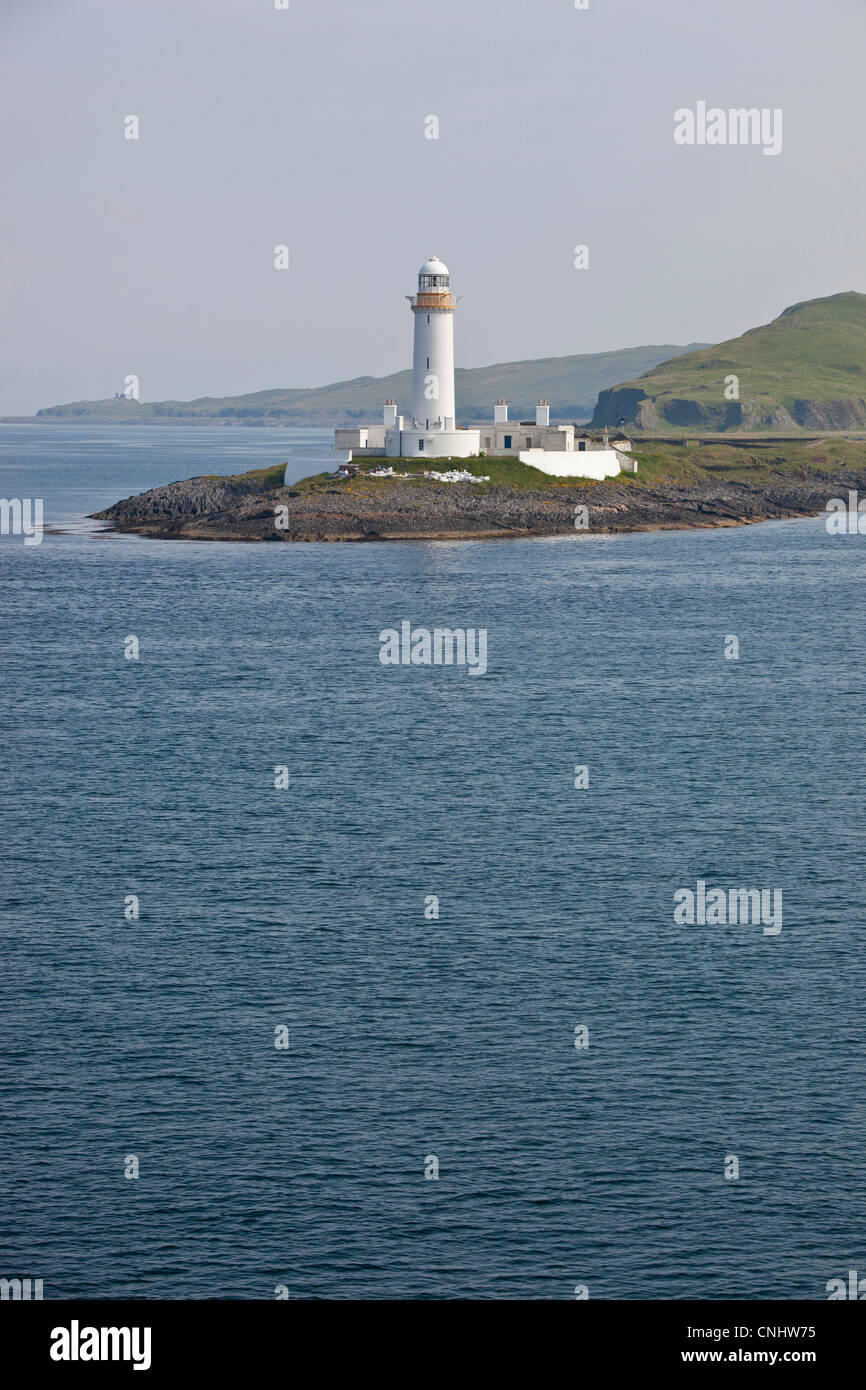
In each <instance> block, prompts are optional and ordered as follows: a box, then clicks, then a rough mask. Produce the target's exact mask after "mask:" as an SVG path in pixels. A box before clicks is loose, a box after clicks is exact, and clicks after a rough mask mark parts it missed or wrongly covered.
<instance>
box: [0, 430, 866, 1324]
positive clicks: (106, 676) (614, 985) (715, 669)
mask: <svg viewBox="0 0 866 1390" xmlns="http://www.w3.org/2000/svg"><path fill="white" fill-rule="evenodd" d="M326 439H327V433H326V432H325V431H307V432H305V431H300V430H299V431H289V430H244V429H240V428H227V429H213V430H211V429H207V430H203V429H196V428H186V429H181V428H173V427H172V428H155V427H145V428H135V429H133V428H129V429H127V430H123V429H120V428H92V427H91V428H88V427H87V426H80V427H67V426H34V427H27V426H18V427H16V426H0V495H2V496H5V497H16V496H23V497H26V496H33V497H35V496H39V497H43V498H44V500H45V516H46V523H49V524H51V525H52V526H54V527H57V528H59V530H58V531H57V532H54V533H52V534H46V536H45V538H44V540H43V543H42V544H41V545H39V546H25V545H24V544H23V540H22V538H21V537H12V536H8V537H3V538H2V539H0V583H2V609H0V646H2V667H0V670H2V696H0V700H2V730H3V732H2V745H0V747H2V754H0V759H2V778H0V811H2V877H0V932H2V962H3V969H2V1021H0V1041H2V1054H3V1057H2V1071H0V1126H2V1129H0V1133H2V1142H0V1276H3V1277H9V1278H11V1277H28V1276H29V1277H32V1278H42V1279H43V1280H44V1290H45V1297H46V1298H72V1297H92V1298H143V1299H150V1298H163V1299H176V1298H183V1299H200V1298H257V1299H271V1298H273V1297H274V1296H275V1290H277V1289H278V1288H279V1287H280V1286H284V1287H285V1289H287V1290H288V1293H289V1295H290V1296H291V1297H292V1298H301V1299H303V1298H327V1299H334V1298H361V1299H385V1298H400V1299H449V1298H473V1299H571V1298H574V1297H575V1290H581V1288H582V1287H585V1289H586V1290H587V1291H588V1294H589V1296H590V1297H591V1298H613V1299H650V1298H664V1299H685V1298H700V1299H722V1298H735V1299H769V1298H781V1299H791V1298H806V1299H823V1298H826V1297H827V1293H826V1285H827V1281H828V1280H830V1279H833V1278H836V1277H838V1276H842V1277H847V1272H848V1270H849V1269H851V1268H856V1269H858V1270H860V1272H861V1275H862V1274H866V1229H864V1217H866V1161H864V1146H866V1141H864V1135H866V1099H864V1073H866V1023H864V999H866V870H864V854H863V848H864V814H863V791H864V785H866V707H864V686H866V678H864V646H863V633H864V630H866V600H864V592H866V590H864V580H866V537H857V536H844V537H834V536H830V535H828V534H827V532H826V529H825V527H824V524H823V522H822V521H821V520H820V519H816V520H806V521H794V522H780V523H773V524H766V525H757V526H750V527H744V528H740V529H731V530H728V529H724V530H706V531H694V532H686V531H674V532H653V533H647V534H639V535H632V536H623V537H617V538H610V537H603V536H592V535H591V534H590V535H588V536H578V535H575V536H574V537H570V536H569V537H563V538H556V539H543V540H503V541H495V542H492V541H481V542H472V541H466V542H454V541H448V542H436V543H419V542H414V543H412V542H409V543H394V542H391V543H387V542H385V543H375V544H364V545H327V544H306V545H285V544H279V545H278V544H268V545H265V544H259V545H256V544H243V543H226V542H219V543H214V542H173V541H160V540H144V539H140V538H136V537H118V536H112V535H109V534H105V533H102V534H100V532H99V529H98V528H96V527H94V526H93V525H91V524H90V523H87V522H86V521H85V520H84V518H85V514H86V513H88V512H91V511H94V510H97V509H98V508H101V507H103V506H105V505H107V504H109V503H110V502H112V501H115V500H117V499H118V498H120V497H124V496H129V495H130V494H132V493H134V492H138V491H140V490H142V489H143V488H145V487H150V486H154V485H156V484H159V483H164V482H167V481H170V480H172V479H174V478H180V477H187V476H192V475H194V474H198V473H214V472H239V471H242V470H243V469H245V468H254V467H263V466H265V465H267V464H272V463H278V462H280V461H282V460H283V459H286V458H287V457H289V452H288V451H289V449H293V450H295V451H301V452H302V448H303V446H304V445H305V444H309V443H311V442H312V443H315V444H322V443H324V442H325V441H326ZM293 456H294V454H293ZM303 471H304V470H303V469H302V468H301V469H299V472H303ZM306 471H310V470H306ZM403 620H408V621H410V622H411V623H412V624H413V625H416V626H426V627H429V628H432V627H434V626H447V627H452V628H455V627H456V628H469V627H475V628H484V629H486V630H487V634H488V639H487V640H488V669H487V672H486V674H484V675H482V676H470V675H469V673H468V671H467V669H466V668H465V667H458V666H454V667H417V666H399V667H392V666H384V665H382V664H381V663H380V661H379V633H380V631H381V630H383V629H385V628H389V627H396V628H399V626H400V624H401V622H402V621H403ZM130 637H137V639H138V643H139V657H138V660H131V659H125V656H124V652H125V648H128V647H129V643H128V642H127V639H128V638H130ZM731 637H736V638H737V639H738V643H739V658H738V659H736V660H733V659H726V657H725V646H726V642H727V639H729V638H731ZM727 645H728V648H729V649H730V646H731V644H730V643H729V642H728V643H727ZM578 766H586V767H588V769H589V772H588V778H589V785H588V786H587V787H585V788H576V787H575V780H576V778H575V768H576V767H578ZM283 767H284V768H287V769H288V787H286V788H278V787H276V786H275V780H276V779H278V778H279V774H278V773H277V772H276V771H275V769H278V768H283ZM283 780H285V778H284V779H283ZM578 780H580V779H578ZM698 880H704V881H705V882H706V883H707V885H708V886H721V887H723V888H725V889H730V888H764V889H770V890H780V891H781V892H782V895H783V927H782V930H781V932H779V933H778V934H777V935H768V934H765V932H764V931H763V928H762V926H761V924H760V923H758V924H747V925H736V926H733V925H706V924H704V925H699V924H695V925H682V924H679V923H677V922H676V921H675V919H674V907H675V902H674V895H675V893H676V892H677V891H678V890H680V889H683V888H691V889H693V890H695V889H696V884H697V881H698ZM132 897H135V898H137V899H138V902H139V914H140V915H139V916H138V918H137V919H135V918H132V919H129V918H128V917H127V916H126V915H125V912H129V911H131V910H132V905H131V904H130V899H131V898H132ZM434 897H435V898H437V899H438V917H435V916H434V915H433V914H434V910H435V904H434V903H433V902H432V901H431V900H432V899H433V898H434ZM581 1028H585V1029H587V1030H588V1041H589V1045H588V1047H584V1048H578V1047H576V1046H575V1041H576V1038H577V1040H578V1041H581V1039H582V1038H583V1037H584V1036H585V1035H584V1034H581V1033H578V1034H577V1035H576V1033H575V1030H576V1029H581ZM281 1030H287V1032H283V1031H281ZM286 1039H287V1042H288V1046H287V1047H280V1046H276V1045H275V1044H276V1043H279V1042H281V1041H283V1040H286ZM133 1158H134V1159H135V1160H137V1169H138V1176H137V1177H128V1176H125V1174H126V1173H127V1172H131V1171H134V1170H135V1167H136V1164H135V1163H133V1162H132V1159H133ZM734 1158H735V1159H736V1160H737V1166H738V1172H739V1176H738V1177H736V1178H734V1177H731V1178H726V1176H725V1171H726V1167H727V1169H728V1171H729V1172H732V1171H733V1169H734V1166H735V1165H734V1164H733V1163H732V1161H731V1160H732V1159H734ZM434 1159H435V1160H436V1163H434V1162H433V1160H434ZM437 1163H438V1178H435V1179H434V1178H428V1177H425V1170H426V1171H427V1172H432V1171H433V1170H434V1169H435V1167H436V1164H437Z"/></svg>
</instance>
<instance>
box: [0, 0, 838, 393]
mask: <svg viewBox="0 0 866 1390" xmlns="http://www.w3.org/2000/svg"><path fill="white" fill-rule="evenodd" d="M864 52H866V4H864V3H863V0H821V3H820V4H819V3H817V0H725V3H719V4H712V5H709V4H705V3H696V2H695V0H657V3H653V0H590V8H589V10H587V11H578V10H576V9H575V8H574V3H573V0H531V3H530V0H526V3H519V0H439V3H437V4H435V5H434V4H431V3H430V2H429V0H378V2H377V3H368V4H364V3H357V0H354V2H353V0H291V9H290V11H289V12H284V11H278V10H276V9H275V8H274V3H273V0H147V3H141V0H43V3H40V4H33V3H32V0H31V2H30V3H25V2H24V0H0V131H2V137H0V139H2V155H0V178H2V193H0V311H2V321H3V328H4V331H3V334H2V357H0V413H5V414H12V413H26V412H29V411H31V410H34V409H36V408H37V407H39V406H41V405H50V404H54V403H58V402H61V401H68V400H74V399H81V398H98V397H104V396H107V395H111V394H113V392H114V391H119V390H120V389H121V387H122V383H123V379H124V377H125V376H126V375H127V374H128V373H135V374H136V375H137V376H138V377H139V378H140V382H141V395H142V399H147V400H154V399H161V398H165V397H177V398H189V397H193V396H197V395H205V394H207V395H223V394H228V393H233V392H238V391H252V390H258V389H262V388H265V387H274V386H307V385H319V384H323V383H325V382H328V381H333V380H337V379H341V378H345V377H352V376H360V375H364V374H371V375H377V376H378V375H382V374H385V373H387V372H390V371H394V370H398V369H400V368H402V367H405V366H407V365H409V362H410V355H411V330H412V324H411V315H410V313H409V310H408V307H407V305H406V302H405V299H404V298H403V296H404V295H405V294H406V293H408V292H410V291H411V290H412V289H413V288H414V277H415V274H416V272H417V268H418V266H419V265H420V263H421V261H423V260H424V259H425V258H426V257H427V255H428V254H429V253H430V252H433V251H435V252H438V254H439V255H440V256H442V257H443V259H445V260H446V261H447V262H448V264H449V266H450V268H451V271H452V276H453V280H454V287H455V291H456V292H457V293H458V294H461V295H462V296H463V299H462V302H461V304H460V308H459V311H458V315H457V321H456V350H457V361H458V364H459V365H462V366H477V365H481V364H484V363H490V362H496V361H505V360H511V359H515V358H522V357H540V356H548V355H559V354H564V353H573V352H593V351H597V350H602V349H609V348H618V347H627V346H632V345H635V344H638V343H647V342H656V343H662V342H689V341H692V340H696V339H701V340H719V339H722V338H725V337H730V336H732V335H734V334H737V333H740V332H742V331H743V330H744V329H746V328H748V327H751V326H753V325H755V324H757V323H761V322H765V321H767V320H768V319H770V318H772V317H774V316H775V315H776V314H777V313H779V312H780V311H781V310H782V309H783V308H784V307H785V306H786V305H788V304H791V303H794V302H796V301H797V300H800V299H807V298H813V297H815V296H818V295H824V294H831V293H835V292H836V291H839V290H848V289H859V290H866V268H864V263H863V262H864V245H866V237H864V212H866V180H864V176H863V167H862V153H861V147H862V143H863V135H864V124H866V123H864V97H863V85H864V84H863V76H862V69H863V55H864ZM698 100H706V101H707V102H708V103H709V104H710V105H718V106H722V107H729V106H757V107H781V108H782V110H783V112H784V126H783V131H784V137H783V149H782V153H781V154H780V156H779V157H778V158H768V157H765V156H764V155H763V154H762V152H761V150H760V149H759V148H730V147H722V148H707V147H704V148H702V149H699V148H682V147H678V146H677V145H675V143H674V140H673V127H674V122H673V113H674V111H675V109H677V108H679V107H684V106H692V107H693V106H694V105H695V103H696V102H697V101H698ZM131 113H134V114H136V115H137V116H138V117H139V118H140V121H141V139H140V140H139V141H138V142H132V141H127V140H125V139H124V138H123V119H124V117H125V116H126V115H128V114H131ZM429 114H436V115H437V116H438V117H439V120H440V138H439V140H438V141H430V140H425V138H424V118H425V116H427V115H429ZM283 242H284V243H287V244H288V245H289V247H290V250H291V257H292V268H291V270H289V271H288V272H278V271H276V270H274V268H273V248H274V246H275V245H276V244H277V243H283ZM578 243H585V244H587V245H588V246H589V248H590V268H589V270H587V271H576V270H575V269H574V268H573V248H574V246H575V245H576V244H578Z"/></svg>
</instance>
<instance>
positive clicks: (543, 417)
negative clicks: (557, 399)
mask: <svg viewBox="0 0 866 1390" xmlns="http://www.w3.org/2000/svg"><path fill="white" fill-rule="evenodd" d="M535 423H536V425H542V426H544V428H545V429H546V428H547V426H548V425H549V424H550V406H549V405H548V404H547V401H539V402H538V405H537V406H536V407H535Z"/></svg>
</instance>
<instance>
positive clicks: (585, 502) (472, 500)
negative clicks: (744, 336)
mask: <svg viewBox="0 0 866 1390" xmlns="http://www.w3.org/2000/svg"><path fill="white" fill-rule="evenodd" d="M635 458H636V459H637V462H638V472H637V474H623V475H622V476H618V477H616V478H614V479H607V480H605V481H603V482H602V481H599V482H594V481H592V480H590V479H583V478H568V479H554V478H551V477H550V476H548V475H546V474H544V473H541V472H539V471H538V470H536V469H534V468H532V467H530V466H528V465H526V464H523V463H520V462H518V461H517V460H516V459H490V458H481V459H473V460H472V461H471V464H470V470H471V471H472V472H473V473H474V474H476V475H478V476H481V475H485V476H486V477H487V478H488V479H489V481H486V482H480V481H479V482H472V483H468V482H466V483H446V482H438V481H435V480H432V479H430V478H427V477H424V476H423V473H422V471H421V469H420V467H419V466H418V464H417V463H414V462H407V463H405V464H403V463H401V464H400V467H401V469H403V468H405V469H406V470H407V471H408V473H409V476H408V477H403V478H376V477H372V476H370V473H371V472H372V471H373V465H372V464H371V468H370V471H368V472H359V473H358V474H357V475H356V476H355V477H351V478H336V477H332V476H330V475H328V474H320V475H318V476H316V477H312V478H306V479H304V480H302V481H301V482H297V483H293V484H291V485H289V486H286V485H285V484H284V481H283V479H284V471H285V469H284V465H282V464H281V465H280V466H279V467H277V468H271V469H264V470H255V471H253V472H248V473H243V474H239V475H237V476H234V477H216V476H205V477H197V478H190V479H188V480H187V481H184V482H175V483H169V484H167V485H166V486H164V487H158V488H153V489H151V490H150V491H149V492H144V493H141V494H140V495H139V496H137V497H130V498H127V499H126V500H125V501H122V502H117V503H116V504H115V505H114V506H112V507H109V508H107V509H106V510H105V511H102V512H98V513H97V514H96V517H97V519H99V520H102V521H106V522H108V523H109V529H111V530H113V531H119V532H132V533H135V534H137V535H141V536H153V537H161V538H165V539H173V540H241V541H277V542H279V541H377V540H445V539H454V538H475V539H482V538H492V537H506V536H554V535H580V534H587V533H589V534H592V533H596V534H598V533H605V532H607V533H615V532H626V531H641V530H652V529H659V528H689V527H707V526H737V525H744V524H747V523H750V522H756V521H765V520H770V519H775V518H782V517H797V516H814V515H817V514H818V513H820V512H821V511H823V510H824V508H825V507H826V505H827V502H828V501H829V499H830V498H832V497H837V496H838V497H847V494H848V491H849V490H851V489H855V490H856V489H858V488H860V487H866V442H864V441H857V440H846V439H839V438H836V439H828V438H821V439H811V440H801V439H798V440H796V441H785V442H784V443H783V442H780V441H773V440H772V439H770V440H767V439H765V438H763V439H761V440H759V441H754V440H744V439H739V440H737V441H736V442H734V441H732V440H730V438H728V439H725V440H724V441H722V440H718V439H717V440H704V441H691V442H683V443H669V442H668V443H664V444H658V443H650V442H649V441H646V442H644V443H642V444H640V445H639V446H638V448H637V450H636V453H635ZM581 508H585V509H586V511H585V513H582V512H581V510H580V509H581Z"/></svg>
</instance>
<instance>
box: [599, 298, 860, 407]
mask: <svg viewBox="0 0 866 1390" xmlns="http://www.w3.org/2000/svg"><path fill="white" fill-rule="evenodd" d="M729 376H736V377H737V378H738V383H739V387H738V389H739V400H736V399H728V398H726V395H725V390H726V382H725V378H726V377H729ZM728 389H729V391H730V390H731V389H732V388H731V387H729V388H728ZM620 421H623V422H624V423H625V424H627V425H629V426H631V427H632V428H635V429H644V430H650V431H652V430H659V429H666V428H668V427H673V428H674V429H683V430H690V429H691V430H694V429H703V430H739V429H742V430H748V431H754V430H762V429H766V430H779V429H784V430H797V429H806V430H816V429H818V430H841V429H846V430H852V429H863V428H864V427H866V295H864V294H857V293H855V292H854V291H851V292H849V293H846V294H834V295H831V296H830V297H829V298H827V299H809V300H806V301H805V302H804V303H802V304H794V305H792V306H791V308H790V309H786V310H785V311H784V313H782V314H780V315H779V317H778V318H777V319H773V321H772V323H768V324H765V325H764V326H763V327H761V328H751V329H749V331H748V332H747V333H744V334H743V335H742V337H740V338H733V339H731V341H730V342H727V343H719V344H718V346H716V347H711V348H703V349H700V350H699V351H696V352H689V353H687V354H685V355H682V356H680V357H678V358H677V359H676V360H675V361H673V362H666V363H663V364H661V365H660V366H656V367H653V368H651V369H650V370H648V371H645V372H644V373H643V374H642V375H640V376H638V377H637V378H634V379H632V380H629V381H625V382H623V383H621V384H620V385H618V386H614V387H611V388H606V389H603V390H602V391H601V393H600V395H599V400H598V405H597V406H596V410H595V414H594V416H593V419H592V423H593V425H596V426H601V425H616V424H617V423H619V422H620Z"/></svg>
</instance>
